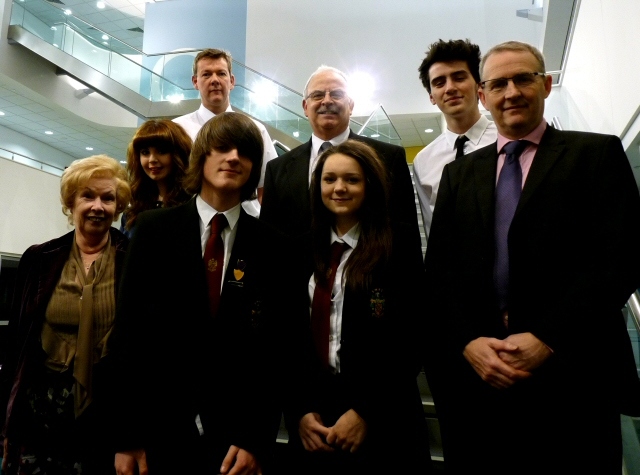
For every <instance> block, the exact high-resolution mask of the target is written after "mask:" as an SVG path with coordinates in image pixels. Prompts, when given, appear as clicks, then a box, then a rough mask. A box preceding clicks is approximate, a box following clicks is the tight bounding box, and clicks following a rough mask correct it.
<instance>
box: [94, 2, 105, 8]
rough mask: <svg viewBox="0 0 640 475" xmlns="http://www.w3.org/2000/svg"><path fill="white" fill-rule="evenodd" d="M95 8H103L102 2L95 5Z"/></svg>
mask: <svg viewBox="0 0 640 475" xmlns="http://www.w3.org/2000/svg"><path fill="white" fill-rule="evenodd" d="M96 7H98V8H104V2H98V3H96Z"/></svg>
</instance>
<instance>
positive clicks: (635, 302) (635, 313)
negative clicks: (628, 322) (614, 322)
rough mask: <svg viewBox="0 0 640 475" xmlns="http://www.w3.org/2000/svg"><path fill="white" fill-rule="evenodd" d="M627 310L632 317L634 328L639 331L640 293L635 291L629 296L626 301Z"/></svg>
mask: <svg viewBox="0 0 640 475" xmlns="http://www.w3.org/2000/svg"><path fill="white" fill-rule="evenodd" d="M628 305H629V310H631V312H630V313H631V316H632V317H633V323H634V324H635V326H636V328H637V329H638V330H640V291H639V290H636V291H635V292H634V293H632V294H631V297H629V301H628Z"/></svg>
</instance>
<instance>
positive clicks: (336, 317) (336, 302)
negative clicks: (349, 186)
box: [309, 224, 360, 373]
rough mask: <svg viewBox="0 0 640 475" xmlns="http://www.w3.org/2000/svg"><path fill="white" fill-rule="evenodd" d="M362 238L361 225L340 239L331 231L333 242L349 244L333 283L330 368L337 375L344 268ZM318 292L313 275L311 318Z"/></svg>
mask: <svg viewBox="0 0 640 475" xmlns="http://www.w3.org/2000/svg"><path fill="white" fill-rule="evenodd" d="M359 237H360V224H356V225H355V226H354V227H352V228H351V229H350V230H349V231H348V232H347V233H346V234H345V235H344V236H342V237H341V238H340V237H338V235H337V234H336V232H335V231H333V230H331V242H330V243H329V245H331V244H333V243H334V242H336V241H337V242H344V243H345V244H347V246H349V247H347V248H346V249H345V251H344V252H343V253H342V257H341V258H340V264H339V265H338V269H337V270H336V278H335V281H334V282H333V288H332V289H331V313H330V316H329V318H330V327H329V368H332V369H333V370H334V371H335V373H339V372H340V341H341V339H342V308H343V306H344V289H345V278H344V275H343V274H344V268H345V266H346V263H347V259H349V256H350V255H351V253H352V252H353V250H354V249H355V247H356V246H357V245H358V238H359ZM315 290H316V279H315V276H314V275H312V276H311V278H310V279H309V303H310V304H309V316H311V302H313V293H314V292H315Z"/></svg>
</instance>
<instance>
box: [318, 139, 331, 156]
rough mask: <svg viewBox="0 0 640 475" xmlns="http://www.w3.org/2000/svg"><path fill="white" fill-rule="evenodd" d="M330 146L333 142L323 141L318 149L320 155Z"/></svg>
mask: <svg viewBox="0 0 640 475" xmlns="http://www.w3.org/2000/svg"><path fill="white" fill-rule="evenodd" d="M329 147H331V142H322V145H320V148H319V149H318V156H320V155H322V152H324V151H325V150H326V149H328V148H329Z"/></svg>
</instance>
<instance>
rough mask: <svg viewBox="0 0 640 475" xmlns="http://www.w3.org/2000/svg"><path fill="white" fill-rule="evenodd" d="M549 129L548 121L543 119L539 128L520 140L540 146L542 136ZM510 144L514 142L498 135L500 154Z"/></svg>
mask: <svg viewBox="0 0 640 475" xmlns="http://www.w3.org/2000/svg"><path fill="white" fill-rule="evenodd" d="M546 129H547V121H546V120H545V119H544V118H543V119H542V121H541V122H540V123H539V124H538V126H537V127H536V128H535V129H533V130H532V131H531V132H529V133H528V134H527V135H525V136H524V137H521V138H520V139H518V140H527V141H528V142H531V143H533V144H535V145H536V146H537V145H540V140H542V136H543V135H544V131H545V130H546ZM509 142H512V140H511V139H508V138H506V137H504V136H503V135H500V133H498V153H500V152H501V150H502V148H503V147H504V146H505V145H507V144H508V143H509Z"/></svg>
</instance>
